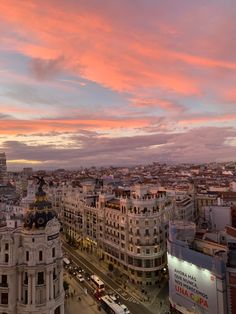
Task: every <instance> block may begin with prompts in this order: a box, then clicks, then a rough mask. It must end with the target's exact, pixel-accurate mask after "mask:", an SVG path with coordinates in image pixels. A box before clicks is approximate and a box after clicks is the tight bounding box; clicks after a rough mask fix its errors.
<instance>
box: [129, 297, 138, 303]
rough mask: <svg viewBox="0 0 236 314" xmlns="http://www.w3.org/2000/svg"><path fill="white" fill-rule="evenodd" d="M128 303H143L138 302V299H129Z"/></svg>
mask: <svg viewBox="0 0 236 314" xmlns="http://www.w3.org/2000/svg"><path fill="white" fill-rule="evenodd" d="M126 300H127V301H129V302H132V303H136V304H140V303H141V302H140V301H139V300H137V299H136V298H134V297H129V298H128V299H126Z"/></svg>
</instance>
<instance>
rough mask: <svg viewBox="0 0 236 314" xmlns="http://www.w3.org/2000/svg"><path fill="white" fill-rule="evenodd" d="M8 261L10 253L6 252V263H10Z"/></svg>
mask: <svg viewBox="0 0 236 314" xmlns="http://www.w3.org/2000/svg"><path fill="white" fill-rule="evenodd" d="M8 261H9V255H8V254H5V263H8Z"/></svg>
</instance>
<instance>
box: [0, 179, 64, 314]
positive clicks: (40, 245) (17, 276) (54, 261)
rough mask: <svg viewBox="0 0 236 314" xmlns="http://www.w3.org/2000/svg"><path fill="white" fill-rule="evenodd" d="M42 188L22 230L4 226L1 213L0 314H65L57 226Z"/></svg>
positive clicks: (58, 224) (40, 183)
mask: <svg viewBox="0 0 236 314" xmlns="http://www.w3.org/2000/svg"><path fill="white" fill-rule="evenodd" d="M42 186H43V180H42V179H40V182H39V187H38V189H37V191H36V194H35V196H36V198H35V201H34V202H33V203H32V204H31V206H30V209H29V210H28V212H27V213H26V215H25V217H24V225H23V226H22V227H19V228H9V227H7V224H6V220H5V216H4V215H3V213H1V217H0V247H1V254H0V265H1V268H0V281H1V282H0V313H7V314H26V313H27V314H29V313H31V314H33V313H35V314H36V313H37V314H63V313H64V289H63V265H62V250H61V243H60V237H59V231H60V223H59V222H58V220H57V218H56V215H55V213H54V211H53V210H52V208H51V204H50V202H48V201H47V198H46V193H45V192H44V191H43V189H42Z"/></svg>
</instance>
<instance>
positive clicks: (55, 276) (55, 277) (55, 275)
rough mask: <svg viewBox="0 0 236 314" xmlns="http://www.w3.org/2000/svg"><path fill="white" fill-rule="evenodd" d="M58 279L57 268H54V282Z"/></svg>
mask: <svg viewBox="0 0 236 314" xmlns="http://www.w3.org/2000/svg"><path fill="white" fill-rule="evenodd" d="M55 279H57V274H56V268H53V280H55Z"/></svg>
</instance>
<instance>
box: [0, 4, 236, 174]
mask: <svg viewBox="0 0 236 314" xmlns="http://www.w3.org/2000/svg"><path fill="white" fill-rule="evenodd" d="M0 11H1V20H0V31H1V41H0V42H1V45H0V95H1V98H0V120H1V122H0V150H1V151H4V152H6V154H7V157H8V158H7V159H8V168H9V169H17V168H19V169H20V168H22V167H23V166H24V167H25V166H33V167H34V168H35V169H37V168H45V169H50V168H57V167H65V168H67V167H79V166H90V165H97V166H99V165H110V164H114V165H131V164H136V163H148V162H153V161H161V162H171V163H173V162H174V163H178V162H197V163H200V162H210V161H218V162H220V161H230V160H235V154H236V140H235V121H236V110H235V101H236V92H235V83H236V75H235V74H236V73H235V72H236V55H235V32H236V24H235V19H236V3H235V2H233V1H223V0H221V1H219V0H215V1H208V2H206V1H182V0H181V1H157V0H155V1H153V0H148V1H144V0H143V1H141V0H136V1H131V0H128V1H127V0H126V1H123V0H121V1H114V0H112V1H95V0H93V1H72V0H71V1H65V0H60V1H58V0H57V1H53V0H50V1H43V2H42V1H16V0H15V1H11V0H9V1H1V2H0Z"/></svg>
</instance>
